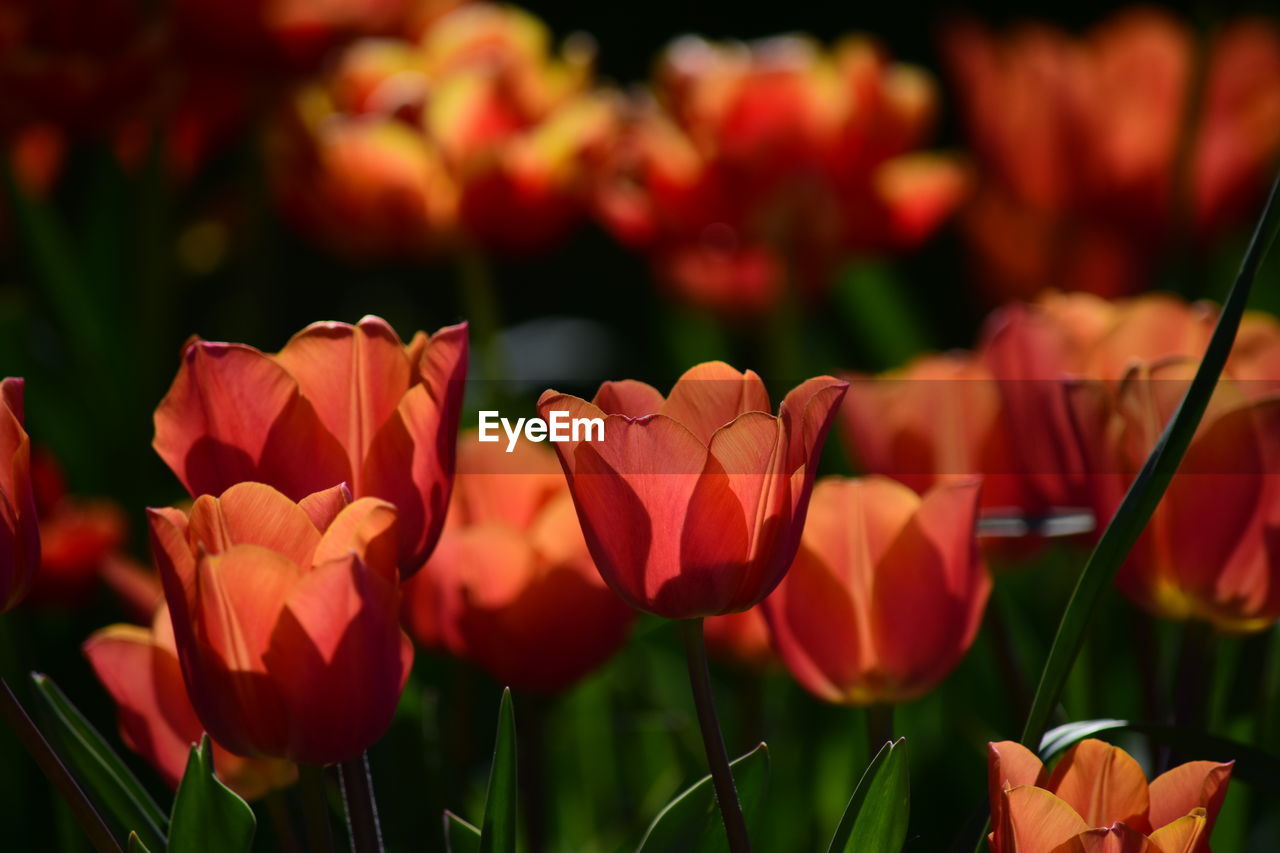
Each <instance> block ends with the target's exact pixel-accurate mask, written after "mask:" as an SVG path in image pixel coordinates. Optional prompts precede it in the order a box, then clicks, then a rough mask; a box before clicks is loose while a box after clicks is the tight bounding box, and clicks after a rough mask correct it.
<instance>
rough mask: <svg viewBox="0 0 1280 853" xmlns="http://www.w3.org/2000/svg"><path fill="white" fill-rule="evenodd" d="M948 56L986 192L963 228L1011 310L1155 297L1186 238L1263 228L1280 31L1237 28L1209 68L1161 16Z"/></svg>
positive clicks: (972, 27) (1120, 19) (1038, 34)
mask: <svg viewBox="0 0 1280 853" xmlns="http://www.w3.org/2000/svg"><path fill="white" fill-rule="evenodd" d="M944 47H945V52H946V54H947V56H948V60H949V61H948V64H949V66H950V68H951V72H952V77H953V79H954V81H955V88H956V92H957V95H958V96H959V98H960V101H961V106H962V107H963V109H964V118H965V121H966V124H967V126H968V131H969V136H970V139H971V140H972V145H973V148H974V149H975V151H976V153H977V156H978V159H979V160H980V163H981V166H982V170H983V173H984V179H985V180H984V181H983V183H982V187H981V191H980V193H979V194H978V195H977V197H976V199H975V200H974V203H973V205H972V207H971V209H970V210H969V211H968V212H967V215H966V216H965V217H964V220H963V226H964V230H965V233H966V235H967V237H968V239H969V243H970V248H971V249H972V251H973V254H974V257H975V260H976V262H977V266H978V277H979V279H980V280H981V281H982V282H983V283H984V284H985V285H988V286H990V287H991V288H993V289H994V291H995V292H996V293H997V294H998V295H1001V296H1027V295H1030V294H1033V293H1035V292H1037V291H1039V290H1041V289H1043V288H1046V287H1061V288H1066V289H1070V290H1087V291H1091V292H1094V293H1099V294H1102V295H1104V296H1117V295H1121V294H1124V293H1129V292H1133V291H1135V290H1140V289H1143V288H1145V287H1148V286H1150V285H1151V283H1152V279H1153V275H1154V274H1155V273H1156V272H1157V270H1156V266H1157V264H1159V263H1160V262H1161V260H1162V259H1164V258H1166V257H1167V256H1168V255H1169V254H1170V253H1171V252H1173V251H1175V250H1178V249H1179V248H1182V247H1183V246H1184V244H1185V243H1187V237H1188V236H1190V237H1191V238H1193V239H1194V241H1195V242H1197V243H1199V244H1204V243H1206V242H1207V241H1209V240H1211V239H1213V238H1214V237H1217V236H1219V235H1220V234H1221V233H1222V232H1223V231H1224V230H1225V229H1228V228H1232V227H1235V226H1238V225H1239V224H1240V223H1241V221H1242V219H1243V220H1247V219H1248V218H1249V217H1250V216H1251V215H1252V213H1253V210H1252V205H1253V204H1255V203H1256V201H1257V199H1258V198H1259V197H1260V196H1261V194H1262V193H1263V192H1264V191H1265V189H1266V186H1267V182H1268V179H1269V177H1270V173H1271V168H1272V163H1273V161H1274V159H1275V157H1276V155H1277V153H1280V28H1277V27H1276V25H1275V24H1274V23H1272V22H1269V21H1266V20H1264V19H1249V20H1240V21H1236V22H1234V23H1231V24H1228V25H1227V26H1225V27H1224V28H1222V29H1221V30H1220V31H1218V32H1217V33H1216V34H1215V35H1214V36H1213V37H1212V38H1211V39H1210V40H1209V44H1208V48H1207V50H1206V51H1205V53H1204V57H1203V59H1201V58H1200V56H1199V48H1198V47H1197V39H1196V36H1195V34H1194V33H1193V32H1192V31H1191V29H1190V28H1189V27H1188V26H1187V25H1186V24H1184V23H1182V22H1181V21H1179V20H1177V19H1175V18H1173V17H1171V16H1170V15H1169V14H1168V13H1167V12H1163V11H1160V10H1157V9H1153V8H1141V9H1132V10H1128V11H1124V12H1121V13H1118V14H1117V15H1115V16H1114V17H1112V18H1110V19H1109V20H1107V21H1104V22H1103V23H1101V24H1099V25H1098V26H1097V27H1095V28H1094V29H1093V30H1092V31H1090V32H1089V33H1088V34H1086V35H1085V36H1083V37H1078V38H1077V37H1073V36H1071V35H1068V34H1067V33H1065V32H1062V31H1060V30H1057V29H1054V28H1051V27H1048V26H1045V25H1041V24H1033V25H1028V26H1024V27H1021V28H1018V29H1015V30H1013V31H1011V32H1009V33H1007V34H1003V35H995V34H992V33H990V32H988V31H987V30H985V29H984V28H982V27H980V26H978V25H976V24H972V23H965V24H961V25H958V26H955V27H952V28H951V29H950V30H949V31H948V32H947V34H946V37H945V39H944ZM1198 63H1203V68H1202V69H1198V68H1197V64H1198ZM1198 77H1202V78H1203V90H1202V91H1200V92H1197V91H1196V85H1197V84H1196V83H1195V80H1196V79H1197V78H1198ZM1193 108H1194V109H1195V113H1194V114H1190V111H1191V110H1192V109H1193ZM1188 134H1190V137H1189V138H1188Z"/></svg>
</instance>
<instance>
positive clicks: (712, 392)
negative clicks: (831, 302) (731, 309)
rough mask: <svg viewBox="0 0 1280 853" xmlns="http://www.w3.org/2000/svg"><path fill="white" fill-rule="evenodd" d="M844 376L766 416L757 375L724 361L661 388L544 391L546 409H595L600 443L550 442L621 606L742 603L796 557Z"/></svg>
mask: <svg viewBox="0 0 1280 853" xmlns="http://www.w3.org/2000/svg"><path fill="white" fill-rule="evenodd" d="M845 387H846V385H845V383H844V382H841V381H839V380H837V379H833V378H831V377H829V376H823V377H818V378H816V379H810V380H808V381H806V382H804V383H803V384H802V385H800V386H798V387H797V388H795V389H794V390H792V391H791V392H790V393H789V394H787V396H786V399H784V400H783V402H782V405H781V407H780V408H779V410H778V415H777V416H776V417H775V416H773V415H771V414H769V413H768V412H769V410H770V408H771V406H770V403H769V395H768V392H767V391H766V390H765V387H764V383H763V382H761V381H760V377H759V376H757V375H756V374H755V373H753V372H751V371H747V372H746V373H738V372H737V371H736V370H734V369H733V368H731V367H729V366H728V365H727V364H724V363H723V362H709V363H707V364H701V365H698V366H697V367H694V368H691V369H690V370H689V371H687V372H686V373H685V374H684V375H683V376H682V377H680V380H679V381H678V382H676V384H675V387H673V388H672V389H671V394H670V395H669V396H668V397H666V398H665V399H664V398H663V396H662V395H661V394H660V393H658V391H656V390H655V389H654V388H652V387H651V386H649V385H645V384H644V383H642V382H635V381H631V380H628V381H625V382H607V383H605V384H604V385H602V386H600V390H599V391H598V392H597V393H596V396H595V399H594V400H593V401H592V402H590V403H588V402H586V401H584V400H581V399H579V398H577V397H572V396H569V395H567V394H559V393H557V392H555V391H547V392H545V393H544V394H543V395H542V398H541V399H540V400H539V401H538V410H539V411H540V412H541V413H542V415H543V417H544V419H549V414H548V413H550V412H553V411H566V412H569V413H570V417H572V418H578V417H589V418H600V419H602V420H603V422H604V433H603V435H604V438H603V440H602V441H594V442H590V441H580V442H559V443H557V444H556V452H557V453H558V454H559V455H560V463H561V466H562V467H563V468H564V472H565V476H566V478H567V479H568V481H569V491H570V493H571V494H572V495H573V501H574V504H575V506H576V507H577V510H578V518H579V519H580V520H581V522H582V530H583V533H584V534H585V536H586V539H587V545H588V547H589V548H590V551H591V556H592V558H594V560H595V563H596V567H597V568H599V570H600V574H601V575H602V576H603V577H604V579H605V581H606V582H607V583H608V584H609V586H611V587H613V589H614V591H615V592H617V593H618V594H619V595H620V596H622V598H623V600H625V601H626V602H627V603H628V604H630V605H632V606H633V607H636V608H637V609H640V610H645V611H648V612H650V613H656V614H657V615H659V616H665V617H667V618H670V619H685V618H692V617H698V616H712V615H717V614H723V613H732V612H735V611H738V610H745V609H747V608H748V607H751V606H752V605H754V604H756V603H757V602H759V601H760V600H761V599H762V598H764V597H765V596H766V595H768V594H769V592H770V590H772V589H773V588H774V587H775V586H777V584H778V581H780V580H781V579H782V576H783V575H784V574H786V571H787V567H788V566H789V565H790V563H791V559H792V557H793V556H794V555H795V550H796V546H797V545H798V544H799V541H800V530H801V528H802V527H803V526H804V518H805V511H806V510H807V508H808V504H809V492H810V490H811V488H812V486H813V477H814V472H815V468H816V466H817V462H818V454H819V452H820V451H821V448H822V443H823V441H824V440H825V439H826V434H827V430H828V429H829V428H830V426H831V421H832V419H833V418H834V417H835V410H836V407H837V406H838V405H839V403H840V399H841V397H842V396H843V395H844V391H845Z"/></svg>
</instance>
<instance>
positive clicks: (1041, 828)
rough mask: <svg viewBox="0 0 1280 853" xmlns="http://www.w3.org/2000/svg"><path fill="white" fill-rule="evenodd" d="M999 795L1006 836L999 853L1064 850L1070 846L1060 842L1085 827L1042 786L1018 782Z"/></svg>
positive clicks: (1075, 835) (1074, 835) (1035, 852)
mask: <svg viewBox="0 0 1280 853" xmlns="http://www.w3.org/2000/svg"><path fill="white" fill-rule="evenodd" d="M1002 796H1003V797H1004V811H1005V814H1006V815H1008V818H1009V835H1008V836H1006V837H1005V838H1004V839H1003V845H1002V846H1001V848H1000V851H1001V853H1067V851H1068V850H1070V848H1065V849H1063V848H1062V845H1065V844H1067V843H1068V842H1070V841H1071V840H1072V839H1074V838H1076V837H1077V836H1078V835H1080V834H1081V833H1084V832H1087V831H1088V830H1089V824H1087V823H1085V822H1084V820H1083V819H1082V818H1081V817H1080V815H1078V814H1076V812H1075V810H1074V809H1072V808H1071V806H1069V805H1068V804H1067V803H1066V802H1064V801H1062V800H1060V799H1058V798H1057V797H1055V796H1054V795H1053V794H1051V793H1050V792H1048V791H1046V790H1045V789H1044V788H1034V787H1031V786H1029V785H1022V786H1018V787H1015V788H1009V789H1006V790H1005V791H1004V793H1003V795H1002Z"/></svg>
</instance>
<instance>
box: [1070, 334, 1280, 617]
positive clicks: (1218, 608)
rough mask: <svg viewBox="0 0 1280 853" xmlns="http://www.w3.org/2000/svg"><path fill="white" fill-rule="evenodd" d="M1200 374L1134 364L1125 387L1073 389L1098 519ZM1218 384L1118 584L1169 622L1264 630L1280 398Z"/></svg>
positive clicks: (1271, 575)
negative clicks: (1179, 464)
mask: <svg viewBox="0 0 1280 853" xmlns="http://www.w3.org/2000/svg"><path fill="white" fill-rule="evenodd" d="M1194 371H1195V362H1193V361H1191V360H1189V359H1173V360H1165V361H1162V362H1159V363H1157V364H1154V365H1141V364H1140V365H1137V366H1135V367H1133V368H1132V369H1131V371H1130V373H1129V375H1128V376H1127V377H1126V378H1125V379H1124V380H1123V381H1122V382H1121V383H1119V385H1117V386H1108V385H1106V384H1104V383H1099V382H1085V383H1080V384H1078V385H1076V386H1074V387H1073V388H1072V389H1071V395H1072V396H1071V401H1072V406H1073V414H1074V422H1075V424H1076V427H1077V429H1078V431H1079V436H1080V441H1081V446H1082V447H1083V449H1084V451H1085V453H1086V454H1087V457H1088V460H1089V461H1088V468H1089V471H1090V472H1091V476H1090V482H1091V486H1092V489H1093V496H1092V500H1093V505H1094V508H1095V509H1094V511H1095V513H1096V514H1097V516H1098V518H1099V519H1102V520H1106V519H1108V518H1110V517H1111V516H1112V515H1113V514H1114V513H1115V510H1116V509H1117V508H1118V507H1119V505H1120V502H1121V500H1122V499H1123V497H1124V493H1125V491H1126V490H1127V489H1128V486H1129V484H1130V482H1131V480H1132V478H1133V476H1134V474H1135V472H1136V471H1137V470H1138V469H1139V468H1140V467H1141V465H1142V463H1143V461H1144V460H1145V459H1146V456H1147V454H1148V453H1149V452H1150V449H1151V447H1152V446H1154V444H1155V442H1156V441H1157V440H1158V438H1159V435H1160V433H1161V431H1162V430H1163V428H1164V425H1165V424H1166V423H1167V422H1168V420H1169V419H1170V418H1171V417H1172V416H1173V412H1174V411H1175V409H1176V407H1177V406H1178V404H1179V401H1180V400H1181V398H1182V395H1183V393H1184V391H1185V390H1186V387H1187V384H1188V383H1189V382H1190V379H1191V376H1192V374H1193V373H1194ZM1256 384H1257V383H1246V387H1245V388H1244V389H1242V388H1241V387H1239V386H1237V385H1236V383H1234V382H1233V381H1231V380H1230V379H1229V378H1224V379H1222V380H1220V381H1219V386H1218V389H1217V391H1216V393H1215V395H1214V397H1213V398H1212V399H1211V401H1210V406H1209V409H1208V411H1207V412H1206V413H1205V416H1204V419H1203V420H1202V421H1201V424H1200V427H1199V429H1198V430H1197V432H1196V435H1195V437H1194V438H1193V439H1192V441H1191V446H1190V447H1189V448H1188V450H1187V454H1186V457H1185V458H1184V459H1183V462H1182V465H1181V466H1180V467H1179V470H1178V473H1177V474H1175V475H1174V478H1173V481H1172V482H1171V483H1170V484H1169V487H1168V489H1167V490H1166V491H1165V494H1164V497H1163V498H1162V499H1161V502H1160V504H1159V505H1158V506H1157V507H1156V510H1155V513H1154V514H1153V515H1152V517H1151V521H1150V522H1149V523H1148V524H1147V526H1146V528H1145V529H1144V531H1143V533H1142V535H1141V537H1140V538H1139V540H1138V542H1137V544H1136V545H1135V546H1134V548H1133V550H1132V551H1130V553H1129V555H1128V557H1127V558H1126V560H1125V563H1124V565H1123V566H1122V567H1121V569H1120V572H1119V574H1118V575H1117V576H1116V583H1117V585H1118V586H1119V588H1120V590H1121V591H1122V592H1123V593H1124V594H1125V595H1126V596H1128V597H1129V598H1130V599H1131V600H1132V601H1134V602H1135V603H1136V604H1138V605H1139V606H1141V607H1143V608H1144V609H1146V610H1148V611H1149V612H1151V613H1153V614H1155V615H1157V616H1160V617H1163V618H1166V619H1178V620H1183V619H1195V620H1199V621H1205V622H1209V623H1211V624H1212V625H1214V626H1215V627H1217V628H1218V629H1219V630H1222V631H1231V632H1244V631H1258V630H1262V629H1263V628H1266V627H1267V626H1269V625H1271V624H1272V623H1274V622H1275V621H1276V620H1277V619H1278V618H1280V563H1277V561H1276V558H1275V555H1274V553H1273V551H1274V543H1275V542H1276V536H1277V534H1280V482H1278V478H1277V477H1276V476H1275V474H1274V472H1275V470H1276V462H1277V460H1278V459H1280V456H1278V455H1277V454H1280V394H1277V393H1276V391H1275V390H1272V391H1270V392H1268V393H1262V394H1252V395H1251V394H1250V393H1246V392H1247V391H1251V390H1256V387H1255V386H1256Z"/></svg>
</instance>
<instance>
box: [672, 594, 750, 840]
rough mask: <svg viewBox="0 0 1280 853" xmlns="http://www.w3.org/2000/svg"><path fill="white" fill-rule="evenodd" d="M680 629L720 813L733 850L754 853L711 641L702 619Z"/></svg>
mask: <svg viewBox="0 0 1280 853" xmlns="http://www.w3.org/2000/svg"><path fill="white" fill-rule="evenodd" d="M680 632H681V635H682V636H683V638H684V653H685V659H686V660H687V661H688V663H689V683H690V685H691V686H692V687H693V704H694V706H695V707H696V708H697V709H698V726H699V728H701V730H702V744H703V746H705V747H706V750H707V764H708V765H709V766H710V768H711V784H712V787H713V788H715V792H716V802H717V803H718V804H719V806H720V817H721V818H722V819H723V820H724V830H725V834H726V835H728V838H729V850H730V853H750V850H751V841H750V840H749V839H748V838H747V824H746V821H745V820H743V818H742V806H741V804H739V802H738V791H737V789H736V788H735V787H734V784H733V771H732V770H731V769H730V768H729V753H728V752H727V751H726V750H725V748H724V735H723V734H722V733H721V731H720V720H719V719H718V718H717V716H716V704H715V697H714V696H712V694H711V672H710V670H709V669H708V667H707V644H706V641H705V639H704V638H703V636H702V620H701V619H686V620H684V621H682V622H681V623H680Z"/></svg>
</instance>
